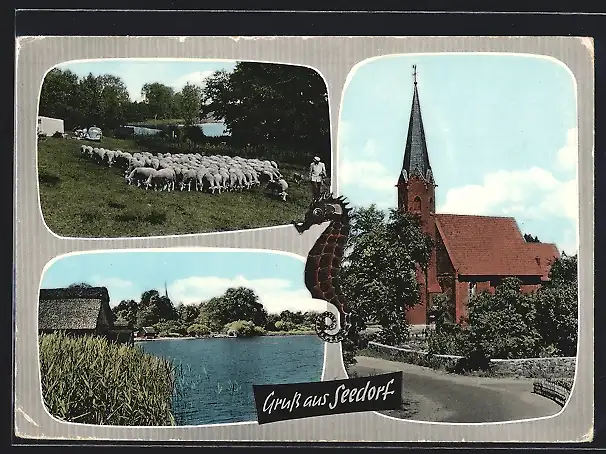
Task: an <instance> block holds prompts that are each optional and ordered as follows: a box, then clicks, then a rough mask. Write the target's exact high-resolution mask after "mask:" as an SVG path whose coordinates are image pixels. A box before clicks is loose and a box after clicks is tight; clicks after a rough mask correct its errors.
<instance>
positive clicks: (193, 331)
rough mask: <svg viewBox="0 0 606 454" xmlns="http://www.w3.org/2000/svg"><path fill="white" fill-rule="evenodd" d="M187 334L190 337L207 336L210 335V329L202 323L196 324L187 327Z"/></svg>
mask: <svg viewBox="0 0 606 454" xmlns="http://www.w3.org/2000/svg"><path fill="white" fill-rule="evenodd" d="M187 334H189V335H190V336H207V335H209V334H210V328H209V327H208V326H206V325H202V324H200V323H194V324H193V325H189V326H188V327H187Z"/></svg>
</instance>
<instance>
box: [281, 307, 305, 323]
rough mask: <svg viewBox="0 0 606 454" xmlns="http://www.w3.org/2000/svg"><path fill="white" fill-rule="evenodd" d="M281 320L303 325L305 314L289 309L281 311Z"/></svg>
mask: <svg viewBox="0 0 606 454" xmlns="http://www.w3.org/2000/svg"><path fill="white" fill-rule="evenodd" d="M280 320H281V321H283V322H287V323H291V324H293V325H301V324H303V323H304V322H305V316H304V315H303V313H302V312H301V311H297V312H292V311H289V310H288V309H287V310H284V311H282V312H281V313H280Z"/></svg>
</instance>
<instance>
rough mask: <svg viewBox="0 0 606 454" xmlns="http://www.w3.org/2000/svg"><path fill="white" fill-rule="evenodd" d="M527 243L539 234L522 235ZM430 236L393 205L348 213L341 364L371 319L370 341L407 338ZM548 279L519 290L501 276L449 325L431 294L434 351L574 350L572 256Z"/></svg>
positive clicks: (507, 353) (350, 358) (350, 359)
mask: <svg viewBox="0 0 606 454" xmlns="http://www.w3.org/2000/svg"><path fill="white" fill-rule="evenodd" d="M525 239H526V241H532V242H538V238H536V237H532V235H526V237H525ZM433 247H434V244H433V240H432V239H431V237H429V236H428V235H426V234H424V233H423V231H422V230H421V228H420V221H419V218H418V217H417V216H415V215H413V214H410V213H400V212H398V211H397V210H394V209H391V210H389V211H388V212H384V211H382V210H379V209H377V208H376V206H375V205H371V206H370V207H364V208H357V209H355V210H354V211H353V213H352V218H351V234H350V237H349V239H348V244H347V248H346V251H347V252H346V258H345V260H344V263H343V268H342V281H341V283H342V288H343V291H344V293H345V294H346V297H347V300H348V302H349V304H350V306H351V307H352V312H353V314H354V321H353V329H352V330H351V332H350V335H349V338H348V339H347V340H346V341H345V342H344V344H343V352H344V361H345V363H346V364H353V363H354V362H355V359H354V356H355V354H356V352H357V351H358V349H359V348H363V347H364V345H365V342H366V341H367V340H368V336H366V335H364V334H363V331H364V330H365V329H366V327H367V323H368V322H369V321H373V322H374V323H377V324H378V325H379V326H380V330H379V332H378V334H377V335H376V340H378V341H379V342H381V343H384V344H387V345H399V344H402V343H405V342H406V341H407V340H408V339H409V333H410V326H409V324H408V322H407V321H406V319H405V316H404V314H405V311H406V310H407V309H408V308H410V307H413V306H415V305H416V304H418V303H419V300H420V298H419V297H420V294H419V292H420V289H419V285H418V282H417V279H416V273H417V271H421V272H425V271H426V270H427V267H428V264H429V258H430V253H431V250H432V248H433ZM549 278H550V280H549V282H547V283H546V284H545V285H543V286H542V287H541V288H540V289H539V290H538V291H536V292H533V293H523V292H522V291H521V289H520V284H521V283H520V281H519V280H517V279H515V278H509V279H504V280H503V282H502V283H501V285H499V286H498V287H497V288H496V291H495V292H494V294H491V293H490V292H480V293H477V294H476V295H474V296H473V297H472V298H471V299H470V301H469V303H468V318H467V319H466V320H462V321H459V323H454V321H452V320H451V318H452V317H451V314H452V313H453V311H454V308H453V307H452V302H451V299H450V297H449V296H448V295H445V294H443V295H436V296H435V297H434V298H433V306H432V307H431V308H430V314H431V315H432V316H433V317H434V318H435V321H436V330H435V332H434V333H432V334H431V336H430V338H429V347H430V351H431V352H432V353H436V354H437V353H439V354H453V355H462V356H478V355H480V356H482V357H485V358H522V357H533V356H575V355H576V343H577V304H578V285H577V257H576V255H575V256H566V255H562V257H561V258H559V259H558V260H556V261H555V262H554V263H553V264H552V266H551V271H550V274H549Z"/></svg>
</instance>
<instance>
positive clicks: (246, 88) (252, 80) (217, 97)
mask: <svg viewBox="0 0 606 454" xmlns="http://www.w3.org/2000/svg"><path fill="white" fill-rule="evenodd" d="M202 109H203V114H204V115H212V116H213V117H215V118H222V119H224V121H225V124H226V127H227V130H228V131H229V133H230V134H231V136H232V141H233V142H234V143H235V144H236V145H247V144H250V145H253V146H257V145H264V144H273V145H276V146H281V147H285V146H286V147H288V146H292V145H293V144H296V145H297V148H298V149H301V150H305V151H302V153H304V154H305V156H304V158H303V159H305V160H308V159H311V157H312V156H313V155H314V154H316V155H319V156H323V157H324V158H325V159H324V160H325V161H326V162H330V123H329V115H328V112H329V111H328V94H327V89H326V84H325V83H324V80H323V79H322V77H321V76H320V74H318V73H317V72H316V71H314V70H312V69H309V68H303V67H300V66H293V65H276V64H273V63H256V62H239V63H238V64H237V65H236V67H235V69H234V71H233V72H231V73H229V72H226V71H217V72H215V73H214V74H213V75H212V76H210V77H209V78H208V79H207V80H206V83H205V87H204V89H203V93H202ZM327 170H328V169H327Z"/></svg>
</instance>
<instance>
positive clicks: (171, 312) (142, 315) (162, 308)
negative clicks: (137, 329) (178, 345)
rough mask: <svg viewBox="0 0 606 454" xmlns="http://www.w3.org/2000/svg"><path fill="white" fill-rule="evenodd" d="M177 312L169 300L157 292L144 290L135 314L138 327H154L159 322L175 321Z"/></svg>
mask: <svg viewBox="0 0 606 454" xmlns="http://www.w3.org/2000/svg"><path fill="white" fill-rule="evenodd" d="M176 319H177V311H176V310H175V307H174V306H173V304H172V302H171V300H170V298H168V297H167V296H165V295H160V293H159V292H158V291H157V290H146V291H145V292H143V293H142V294H141V302H140V303H139V309H138V313H137V324H138V326H149V325H155V324H156V323H158V322H160V321H168V320H176Z"/></svg>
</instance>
